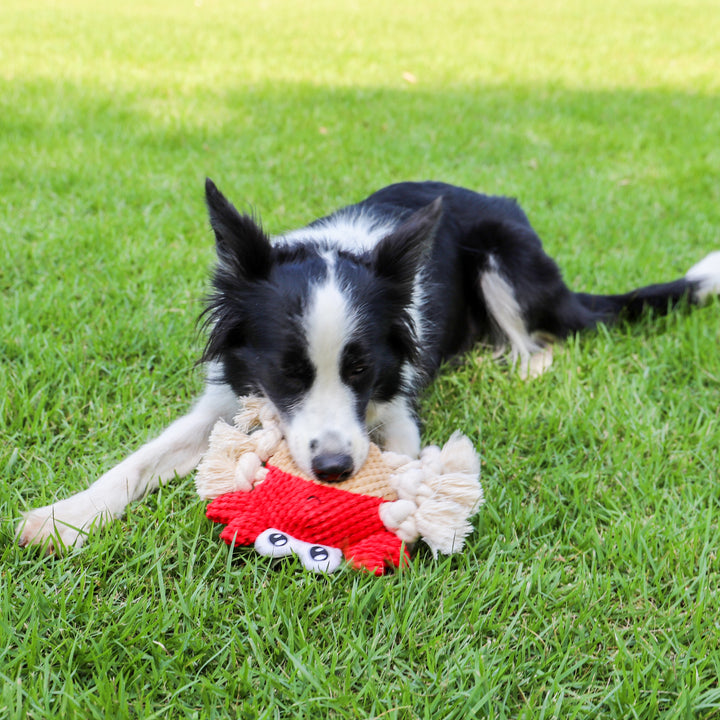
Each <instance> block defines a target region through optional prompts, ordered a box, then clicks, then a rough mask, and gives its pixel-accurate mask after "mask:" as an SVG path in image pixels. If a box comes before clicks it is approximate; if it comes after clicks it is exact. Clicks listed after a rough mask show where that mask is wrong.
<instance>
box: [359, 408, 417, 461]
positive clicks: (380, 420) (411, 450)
mask: <svg viewBox="0 0 720 720" xmlns="http://www.w3.org/2000/svg"><path fill="white" fill-rule="evenodd" d="M367 424H368V428H369V430H370V434H371V436H372V437H373V439H375V441H376V442H377V443H378V444H379V445H381V446H382V448H383V449H384V450H389V451H390V452H394V453H399V454H400V455H409V456H410V457H418V456H419V455H420V429H419V428H418V423H417V419H416V418H415V414H414V413H413V411H412V410H411V409H410V402H409V400H408V398H407V397H405V396H398V397H396V398H394V399H393V400H391V401H389V402H379V403H374V404H371V405H370V407H369V408H368V418H367Z"/></svg>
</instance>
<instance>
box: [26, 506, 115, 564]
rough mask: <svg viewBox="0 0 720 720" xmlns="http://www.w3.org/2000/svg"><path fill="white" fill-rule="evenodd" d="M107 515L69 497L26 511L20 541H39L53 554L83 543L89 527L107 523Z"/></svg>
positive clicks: (35, 542)
mask: <svg viewBox="0 0 720 720" xmlns="http://www.w3.org/2000/svg"><path fill="white" fill-rule="evenodd" d="M106 519H107V518H106V515H105V513H103V512H102V511H98V510H97V509H96V508H95V507H88V506H87V505H86V503H85V502H83V501H80V502H78V501H77V499H76V498H68V499H67V500H61V501H60V502H57V503H54V504H53V505H46V506H45V507H41V508H37V509H36V510H30V511H28V512H26V513H23V519H22V520H21V521H20V522H19V523H18V526H17V530H16V533H15V535H16V538H17V541H18V544H19V545H21V546H23V547H25V546H28V545H39V546H41V547H42V548H43V549H44V550H45V552H46V553H48V554H53V553H56V552H63V551H64V550H66V549H68V548H71V547H80V545H82V544H83V542H84V540H85V538H86V537H87V535H88V533H89V532H90V530H92V528H93V527H95V526H99V525H102V524H104V522H105V520H106Z"/></svg>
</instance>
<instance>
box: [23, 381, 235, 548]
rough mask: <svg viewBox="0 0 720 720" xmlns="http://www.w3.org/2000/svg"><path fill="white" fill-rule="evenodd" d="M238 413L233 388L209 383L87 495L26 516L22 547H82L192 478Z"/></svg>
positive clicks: (28, 513)
mask: <svg viewBox="0 0 720 720" xmlns="http://www.w3.org/2000/svg"><path fill="white" fill-rule="evenodd" d="M237 409H238V403H237V398H236V396H235V395H234V393H233V392H232V390H231V389H230V387H229V386H227V385H221V384H213V383H209V384H208V386H207V388H206V390H205V393H204V394H203V395H202V396H201V397H200V399H199V400H198V401H197V403H196V404H195V406H194V407H193V408H192V410H191V411H190V412H189V413H188V414H187V415H185V416H183V417H181V418H180V419H178V420H176V421H175V422H174V423H172V425H170V426H169V427H168V428H167V429H166V430H165V431H164V432H163V433H162V434H161V435H160V436H159V437H157V438H155V439H154V440H151V441H150V442H148V443H147V444H146V445H143V446H142V447H141V448H140V449H139V450H137V451H136V452H134V453H133V454H132V455H130V456H129V457H127V458H126V459H125V460H123V461H122V462H121V463H120V464H119V465H117V466H116V467H114V468H113V469H112V470H110V471H108V472H107V473H105V474H104V475H103V476H102V477H101V478H99V479H98V480H96V481H95V482H94V483H93V484H92V485H91V486H90V487H89V488H87V490H83V491H82V492H79V493H77V494H76V495H73V496H72V497H69V498H67V499H65V500H60V501H58V502H56V503H52V504H51V505H46V506H45V507H41V508H37V509H35V510H30V511H29V512H26V513H24V517H23V520H21V521H20V523H19V525H18V528H17V539H18V542H19V544H20V545H43V546H45V547H46V548H47V550H48V552H53V551H54V550H62V549H63V547H69V546H71V545H77V546H79V545H81V544H82V542H83V541H84V539H85V537H86V536H87V534H88V532H89V531H90V530H91V529H93V528H97V527H100V526H102V525H104V524H105V523H106V522H108V521H109V520H113V519H115V518H119V517H120V516H121V515H122V514H123V512H124V510H125V507H126V506H127V504H128V503H130V502H132V501H133V500H139V499H140V498H142V497H143V496H144V495H145V494H146V493H148V492H150V491H152V490H154V489H156V488H157V486H158V485H159V483H161V482H165V481H168V480H171V479H172V478H174V477H176V476H179V477H182V476H184V475H187V474H188V473H190V472H191V471H192V470H193V469H194V468H195V467H196V466H197V464H198V462H199V461H200V458H201V457H202V455H203V453H204V452H205V450H206V449H207V442H208V437H209V435H210V431H211V430H212V428H213V426H214V425H215V423H216V422H217V420H219V419H220V418H225V419H226V420H230V419H231V418H232V417H233V415H234V414H235V413H236V412H237Z"/></svg>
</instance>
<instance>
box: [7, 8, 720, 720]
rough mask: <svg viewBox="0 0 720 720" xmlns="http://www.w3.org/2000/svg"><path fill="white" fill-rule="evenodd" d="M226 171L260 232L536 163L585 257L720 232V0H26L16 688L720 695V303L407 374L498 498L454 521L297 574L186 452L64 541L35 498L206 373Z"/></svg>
mask: <svg viewBox="0 0 720 720" xmlns="http://www.w3.org/2000/svg"><path fill="white" fill-rule="evenodd" d="M206 175H209V176H210V177H212V178H213V179H214V180H215V181H216V182H217V183H218V185H219V186H220V188H221V189H222V190H223V191H225V192H226V194H227V195H228V196H229V197H230V198H231V199H233V200H234V201H235V202H236V203H237V204H238V206H240V207H248V206H251V207H253V208H254V209H255V210H256V211H257V212H258V213H260V214H261V215H262V218H263V221H264V223H265V226H266V227H267V228H268V230H269V231H271V232H278V231H281V230H285V229H289V228H291V227H293V226H297V225H299V224H301V223H304V222H306V221H309V220H310V219H312V218H313V216H315V215H317V214H319V213H324V212H327V211H329V210H332V209H334V208H335V207H336V206H338V205H340V204H344V203H348V202H352V201H355V200H358V199H360V198H362V197H363V196H364V195H365V194H367V193H369V192H371V191H373V190H375V189H377V188H378V187H380V186H382V185H383V184H386V183H389V182H393V181H397V180H401V179H426V178H433V179H438V180H445V181H448V182H454V183H458V184H462V185H467V186H469V187H472V188H475V189H478V190H483V191H486V192H491V193H503V194H509V195H514V196H517V197H518V198H520V199H521V200H522V203H523V205H524V206H525V208H526V209H527V211H528V213H529V215H530V217H531V219H532V220H533V223H534V225H535V227H536V228H537V230H538V231H539V232H540V234H541V236H542V237H543V238H544V241H545V245H546V247H547V249H548V250H549V252H550V253H551V254H552V255H553V256H554V257H556V258H557V260H558V261H559V263H560V264H561V266H562V267H563V269H564V272H565V276H566V279H567V280H568V282H569V284H570V285H571V286H573V287H574V288H576V289H578V290H597V291H600V292H602V291H615V290H625V289H629V288H631V287H634V286H637V285H639V284H643V283H649V282H656V281H662V280H667V279H671V278H674V277H677V276H680V275H682V274H683V273H684V272H685V271H686V270H687V268H689V267H690V266H691V265H692V264H693V263H694V262H696V261H697V260H699V259H700V258H701V257H703V256H704V254H706V253H707V252H709V251H710V250H713V249H718V247H720V12H718V6H717V3H716V2H714V0H663V1H662V2H658V1H656V0H622V1H621V0H607V1H606V2H602V3H593V2H590V0H543V2H541V3H533V2H528V1H527V0H486V1H485V2H477V0H455V1H454V0H450V1H449V2H448V1H447V0H445V1H441V0H423V1H422V2H417V0H415V1H414V2H410V1H409V0H398V1H396V2H387V0H383V1H380V0H363V1H362V2H354V1H351V0H333V1H331V0H308V1H306V2H284V1H283V0H247V1H243V2H235V3H231V2H227V1H221V0H196V1H195V2H194V3H193V2H191V1H190V0H183V1H182V2H178V1H177V0H176V1H174V2H170V0H146V1H145V2H140V1H139V0H126V2H123V3H97V2H90V0H59V1H57V2H53V1H51V0H5V1H4V2H3V5H2V9H1V10H0V288H1V290H2V292H1V293H0V309H1V310H2V329H1V330H0V354H1V358H2V359H1V362H2V365H1V367H2V372H1V373H0V413H1V415H0V432H1V435H0V472H2V483H1V485H0V519H1V520H2V523H1V524H0V718H3V719H4V718H8V719H16V718H17V719H19V718H38V719H39V718H43V719H45V718H100V719H104V718H126V717H127V718H130V717H132V718H143V719H146V718H155V717H157V718H166V717H167V718H185V717H188V718H214V717H217V718H225V717H238V718H258V719H259V718H309V719H316V718H326V717H327V718H387V719H388V720H391V719H392V718H432V719H434V718H471V717H478V718H553V717H556V718H597V717H601V718H618V719H623V720H624V719H626V718H658V717H663V718H711V717H720V687H719V684H718V677H719V676H720V592H719V591H718V588H720V560H719V559H718V550H719V549H720V527H719V522H720V486H719V484H718V467H719V466H720V457H719V452H718V449H719V447H720V417H719V416H720V410H719V406H720V352H719V351H718V348H719V346H720V303H718V302H715V303H713V304H711V305H710V306H709V307H706V308H703V309H701V310H698V311H695V312H687V311H682V312H679V313H677V314H675V315H673V316H671V317H669V318H665V319H653V318H648V319H646V320H643V321H642V322H641V323H640V324H639V325H636V326H633V327H621V328H615V329H613V330H610V331H608V330H605V329H601V330H600V331H598V332H596V333H592V334H589V335H587V336H585V337H583V338H581V339H578V340H574V341H572V342H570V343H568V344H567V345H566V346H564V348H563V349H562V351H561V352H558V353H557V354H556V360H555V364H554V366H553V367H552V369H551V370H550V372H548V373H547V374H546V375H544V376H543V377H541V378H539V379H537V380H535V381H532V382H528V383H526V382H523V381H521V380H520V379H519V378H518V377H516V375H515V374H514V373H512V372H510V371H508V370H507V369H506V368H502V367H499V366H498V365H496V364H494V363H492V362H489V361H488V359H487V358H486V357H485V356H484V355H483V354H482V353H480V352H478V353H477V354H472V355H471V356H469V357H468V358H467V361H466V362H465V364H464V365H463V366H462V367H460V368H455V369H452V370H450V369H448V371H447V372H446V373H444V374H443V376H442V377H441V378H440V379H439V380H438V381H437V383H436V384H435V385H434V386H433V387H432V388H431V389H430V390H429V392H428V393H427V395H426V397H425V399H424V412H423V416H424V419H425V420H426V426H425V439H426V440H427V441H440V440H443V439H445V438H446V437H447V436H448V435H449V434H450V432H451V431H453V430H455V429H461V430H462V431H464V432H465V433H466V434H468V435H469V436H470V437H471V438H472V439H473V441H474V442H476V444H477V446H478V448H479V449H480V451H481V453H482V457H483V477H482V480H483V485H484V489H485V493H486V497H487V503H486V505H485V507H484V508H483V510H482V511H481V512H480V514H479V515H478V517H477V520H476V523H475V525H476V531H475V533H474V534H473V535H472V536H471V538H470V542H469V544H468V547H467V549H466V551H465V552H464V553H463V554H462V555H459V556H454V557H450V558H439V559H437V560H435V559H433V558H432V556H431V554H430V553H429V552H428V551H426V550H424V549H422V548H421V549H420V550H419V552H418V555H417V557H416V560H415V561H414V562H413V564H412V566H411V567H410V568H409V569H407V570H406V571H404V572H401V573H399V574H396V575H394V576H390V577H387V578H382V579H378V578H375V577H368V576H366V575H362V574H359V573H356V572H352V571H343V572H341V573H339V574H338V575H336V576H332V577H329V578H324V577H316V576H310V575H308V574H306V573H304V572H302V570H301V568H300V567H299V564H298V563H296V562H293V561H288V562H282V563H277V564H273V563H271V562H269V561H267V560H266V559H262V558H257V557H255V555H254V554H253V553H252V552H249V551H248V552H244V551H237V552H235V553H234V554H232V553H229V552H228V549H227V548H226V546H225V545H224V543H222V542H221V541H219V540H218V537H217V535H218V532H219V529H218V528H217V527H213V526H211V523H210V522H209V521H207V520H206V519H205V517H204V509H203V504H202V503H201V502H199V501H198V499H197V498H196V497H195V496H194V493H193V489H192V483H188V482H185V483H174V484H170V485H168V486H166V487H165V488H163V489H162V490H161V491H160V492H159V493H157V494H155V495H153V496H152V497H150V498H148V501H147V502H145V503H139V504H135V505H132V506H131V507H130V508H129V510H128V513H127V516H126V517H125V518H124V519H123V520H122V521H121V522H118V523H116V524H114V525H112V526H111V527H109V528H107V530H106V531H104V532H102V533H99V534H97V535H94V536H93V537H92V538H91V539H90V540H89V541H88V542H87V543H86V545H85V546H84V547H83V548H82V549H79V550H75V551H72V552H70V553H69V554H67V555H66V556H65V557H62V558H60V559H56V560H46V559H44V558H41V557H40V556H39V555H38V554H37V553H36V552H33V551H28V550H21V549H19V548H17V547H16V545H15V543H14V541H13V532H14V524H15V522H16V521H17V519H18V518H19V514H20V511H21V510H22V509H24V508H27V507H29V506H31V505H37V504H45V503H48V502H51V501H53V500H54V499H56V498H60V497H65V496H67V495H68V494H70V493H72V492H74V491H77V490H79V489H81V488H83V487H84V486H85V485H86V484H87V483H88V481H90V480H92V479H94V478H95V477H97V476H98V475H99V474H101V473H102V472H103V471H104V470H105V469H107V468H109V467H110V466H111V465H112V464H113V463H114V462H116V461H118V460H119V459H121V458H122V457H123V456H124V455H125V454H127V453H128V452H129V451H130V450H131V449H133V448H135V447H137V446H138V444H139V443H141V442H142V441H144V440H145V439H147V438H148V437H151V436H152V435H153V434H155V433H157V432H158V431H159V430H160V429H161V428H162V427H163V426H164V425H165V424H166V423H168V422H169V421H170V420H171V419H173V418H175V417H176V416H177V415H178V414H180V413H181V412H183V410H184V409H185V408H187V406H188V404H189V403H190V401H191V399H192V397H193V396H194V394H195V393H196V392H197V391H198V390H199V389H200V387H201V382H202V377H201V371H200V370H199V369H196V368H194V366H193V363H194V361H195V359H196V358H197V356H198V353H199V351H200V349H201V347H202V342H203V341H202V338H201V337H200V336H199V334H198V330H197V325H196V323H195V318H196V316H197V314H198V313H199V311H200V309H201V305H200V298H201V297H202V295H203V293H204V291H205V289H206V287H207V279H208V272H209V266H210V263H211V262H212V259H213V241H212V237H211V233H210V231H209V228H208V225H207V222H206V219H205V211H204V206H203V199H202V183H203V180H204V177H205V176H206Z"/></svg>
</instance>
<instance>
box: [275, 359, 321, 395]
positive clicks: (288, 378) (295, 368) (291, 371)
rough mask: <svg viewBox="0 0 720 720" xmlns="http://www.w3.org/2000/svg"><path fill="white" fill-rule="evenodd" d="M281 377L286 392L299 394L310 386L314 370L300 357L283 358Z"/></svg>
mask: <svg viewBox="0 0 720 720" xmlns="http://www.w3.org/2000/svg"><path fill="white" fill-rule="evenodd" d="M282 375H283V378H284V384H285V386H286V387H287V388H288V390H289V391H290V392H292V393H299V392H303V391H304V390H307V388H309V387H310V386H311V385H312V382H313V379H314V377H315V370H314V369H313V366H312V365H311V364H310V362H309V361H308V360H306V359H304V358H303V357H302V356H300V357H298V356H290V357H287V358H285V361H284V362H283V364H282Z"/></svg>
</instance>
